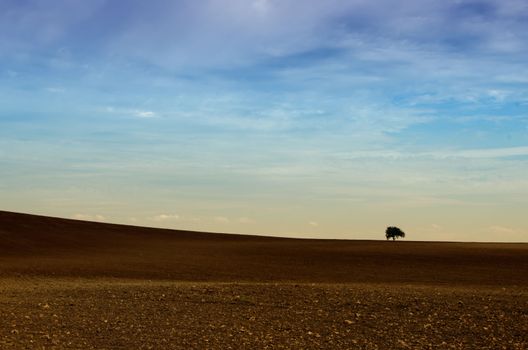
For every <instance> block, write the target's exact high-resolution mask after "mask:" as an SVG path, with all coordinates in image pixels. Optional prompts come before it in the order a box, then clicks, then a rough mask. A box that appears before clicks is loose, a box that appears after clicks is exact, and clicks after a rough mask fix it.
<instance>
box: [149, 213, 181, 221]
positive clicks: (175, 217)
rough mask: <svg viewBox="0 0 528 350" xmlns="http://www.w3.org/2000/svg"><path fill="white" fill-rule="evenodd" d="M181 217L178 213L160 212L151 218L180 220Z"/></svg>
mask: <svg viewBox="0 0 528 350" xmlns="http://www.w3.org/2000/svg"><path fill="white" fill-rule="evenodd" d="M180 219H181V217H180V216H179V215H178V214H159V215H156V216H153V217H152V218H151V220H153V221H178V220H180Z"/></svg>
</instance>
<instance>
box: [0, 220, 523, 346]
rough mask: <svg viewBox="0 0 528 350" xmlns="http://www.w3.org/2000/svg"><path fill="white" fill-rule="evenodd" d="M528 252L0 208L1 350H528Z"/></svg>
mask: <svg viewBox="0 0 528 350" xmlns="http://www.w3.org/2000/svg"><path fill="white" fill-rule="evenodd" d="M527 287H528V245H527V244H484V243H435V242H386V241H346V240H296V239H283V238H270V237H257V236H246V235H223V234H213V233H200V232H189V231H175V230H160V229H151V228H141V227H133V226H124V225H110V224H101V223H91V222H83V221H75V220H66V219H57V218H49V217H42V216H33V215H27V214H16V213H10V212H1V211H0V349H4V348H5V349H266V348H276V349H320V348H322V349H528V288H527Z"/></svg>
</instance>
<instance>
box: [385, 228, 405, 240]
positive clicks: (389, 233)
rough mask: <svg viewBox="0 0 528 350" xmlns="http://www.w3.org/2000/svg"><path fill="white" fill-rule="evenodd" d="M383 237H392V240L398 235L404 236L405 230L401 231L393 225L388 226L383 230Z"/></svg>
mask: <svg viewBox="0 0 528 350" xmlns="http://www.w3.org/2000/svg"><path fill="white" fill-rule="evenodd" d="M385 237H386V238H387V239H391V238H392V240H393V241H394V240H396V238H398V237H401V238H404V237H405V232H403V231H402V230H400V229H399V228H397V227H395V226H389V227H387V229H386V230H385Z"/></svg>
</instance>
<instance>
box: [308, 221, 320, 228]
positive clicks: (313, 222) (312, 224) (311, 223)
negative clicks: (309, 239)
mask: <svg viewBox="0 0 528 350" xmlns="http://www.w3.org/2000/svg"><path fill="white" fill-rule="evenodd" d="M308 225H310V226H312V227H317V226H319V223H318V222H316V221H310V222H308Z"/></svg>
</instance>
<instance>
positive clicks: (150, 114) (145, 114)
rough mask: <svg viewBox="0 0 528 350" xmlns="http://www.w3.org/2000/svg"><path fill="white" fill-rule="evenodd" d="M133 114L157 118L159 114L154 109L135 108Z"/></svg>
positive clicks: (140, 116)
mask: <svg viewBox="0 0 528 350" xmlns="http://www.w3.org/2000/svg"><path fill="white" fill-rule="evenodd" d="M133 114H134V115H135V116H136V117H138V118H155V117H157V114H156V113H155V112H152V111H143V110H135V111H133Z"/></svg>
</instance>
